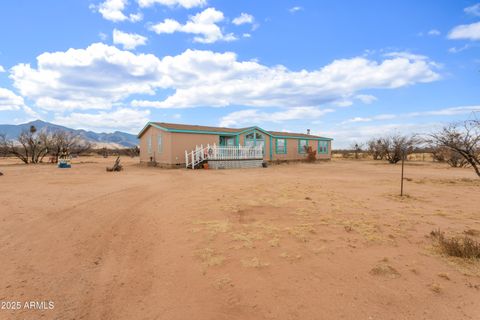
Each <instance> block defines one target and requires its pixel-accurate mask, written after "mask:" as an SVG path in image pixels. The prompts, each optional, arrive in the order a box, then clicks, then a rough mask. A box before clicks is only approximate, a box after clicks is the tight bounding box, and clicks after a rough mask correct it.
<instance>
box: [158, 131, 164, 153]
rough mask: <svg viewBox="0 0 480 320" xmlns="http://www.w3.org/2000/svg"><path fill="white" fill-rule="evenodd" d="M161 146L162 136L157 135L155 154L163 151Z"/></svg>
mask: <svg viewBox="0 0 480 320" xmlns="http://www.w3.org/2000/svg"><path fill="white" fill-rule="evenodd" d="M162 145H163V141H162V135H161V134H159V135H158V136H157V152H158V153H161V152H162V150H163V148H162Z"/></svg>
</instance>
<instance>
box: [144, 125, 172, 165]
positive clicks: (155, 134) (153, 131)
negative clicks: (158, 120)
mask: <svg viewBox="0 0 480 320" xmlns="http://www.w3.org/2000/svg"><path fill="white" fill-rule="evenodd" d="M159 137H161V139H162V145H161V149H159V144H158V141H159ZM149 138H151V139H152V149H151V152H149V150H148V139H149ZM171 149H172V134H171V133H170V132H166V131H163V130H160V129H158V128H155V127H150V128H148V129H147V130H146V131H145V132H144V134H143V135H142V137H141V138H140V162H150V161H151V160H152V161H156V162H158V163H161V164H170V163H171Z"/></svg>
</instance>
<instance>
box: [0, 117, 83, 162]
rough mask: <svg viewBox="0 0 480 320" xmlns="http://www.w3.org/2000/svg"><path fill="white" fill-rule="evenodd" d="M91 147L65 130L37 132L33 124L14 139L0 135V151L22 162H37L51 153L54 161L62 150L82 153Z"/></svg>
mask: <svg viewBox="0 0 480 320" xmlns="http://www.w3.org/2000/svg"><path fill="white" fill-rule="evenodd" d="M90 149H91V145H90V143H88V142H86V141H83V140H82V139H81V138H80V137H79V136H76V135H73V134H71V133H70V132H67V131H57V132H55V133H53V134H48V133H46V132H37V129H36V128H35V127H34V126H31V127H30V130H25V131H22V132H21V133H20V135H19V136H18V137H17V139H16V141H14V140H11V139H7V138H6V136H5V135H1V136H0V153H2V154H4V155H12V156H15V157H17V158H18V159H20V160H21V161H23V162H24V163H27V164H28V163H39V162H42V161H43V159H44V157H45V156H47V155H51V156H52V157H53V158H54V162H58V157H59V156H60V154H61V153H62V152H68V153H69V154H82V153H85V152H88V151H89V150H90Z"/></svg>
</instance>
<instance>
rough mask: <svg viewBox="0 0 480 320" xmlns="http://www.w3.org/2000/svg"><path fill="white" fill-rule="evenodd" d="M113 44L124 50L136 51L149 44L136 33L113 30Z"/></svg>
mask: <svg viewBox="0 0 480 320" xmlns="http://www.w3.org/2000/svg"><path fill="white" fill-rule="evenodd" d="M113 43H114V44H120V45H122V46H123V48H124V49H128V50H131V49H135V48H136V47H138V46H143V45H145V44H146V43H147V38H146V37H144V36H141V35H139V34H136V33H126V32H122V31H120V30H117V29H114V30H113Z"/></svg>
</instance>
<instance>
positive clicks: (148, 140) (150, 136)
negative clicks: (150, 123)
mask: <svg viewBox="0 0 480 320" xmlns="http://www.w3.org/2000/svg"><path fill="white" fill-rule="evenodd" d="M147 152H148V154H152V135H149V136H148V137H147Z"/></svg>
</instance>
